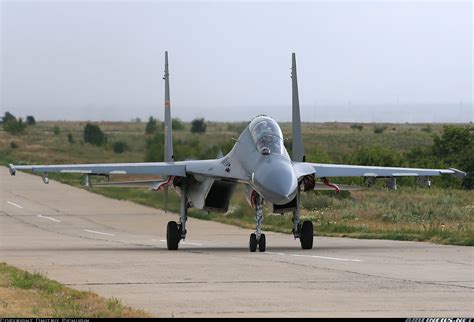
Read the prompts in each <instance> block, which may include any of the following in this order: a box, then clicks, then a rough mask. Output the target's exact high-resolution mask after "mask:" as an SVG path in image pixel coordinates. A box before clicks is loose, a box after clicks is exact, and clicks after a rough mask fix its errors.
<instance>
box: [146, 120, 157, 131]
mask: <svg viewBox="0 0 474 322" xmlns="http://www.w3.org/2000/svg"><path fill="white" fill-rule="evenodd" d="M156 130H158V125H157V122H156V119H155V118H153V116H150V118H149V119H148V123H147V124H146V128H145V133H146V134H153V133H155V132H156Z"/></svg>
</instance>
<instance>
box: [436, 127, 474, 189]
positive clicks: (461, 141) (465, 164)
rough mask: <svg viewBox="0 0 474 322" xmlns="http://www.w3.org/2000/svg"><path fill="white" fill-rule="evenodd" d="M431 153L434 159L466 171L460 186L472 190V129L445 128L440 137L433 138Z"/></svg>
mask: <svg viewBox="0 0 474 322" xmlns="http://www.w3.org/2000/svg"><path fill="white" fill-rule="evenodd" d="M432 151H433V154H434V157H435V158H437V159H441V160H443V161H444V162H445V163H446V164H447V165H449V166H451V167H458V168H459V169H460V170H462V171H466V172H467V177H465V178H464V179H463V182H462V185H463V187H464V188H466V189H474V127H472V126H468V127H456V126H445V127H444V128H443V133H442V134H441V136H438V135H435V136H434V144H433V148H432Z"/></svg>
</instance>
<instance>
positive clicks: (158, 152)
mask: <svg viewBox="0 0 474 322" xmlns="http://www.w3.org/2000/svg"><path fill="white" fill-rule="evenodd" d="M164 140H165V136H164V135H163V133H156V134H155V135H154V136H153V137H151V138H149V139H147V141H146V152H145V161H147V162H156V161H163V160H164V142H165V141H164Z"/></svg>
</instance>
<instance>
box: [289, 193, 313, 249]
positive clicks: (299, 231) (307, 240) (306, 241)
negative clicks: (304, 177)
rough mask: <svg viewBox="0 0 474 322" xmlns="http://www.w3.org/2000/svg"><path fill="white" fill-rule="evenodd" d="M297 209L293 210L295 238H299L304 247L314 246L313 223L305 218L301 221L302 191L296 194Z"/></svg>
mask: <svg viewBox="0 0 474 322" xmlns="http://www.w3.org/2000/svg"><path fill="white" fill-rule="evenodd" d="M296 198H297V200H296V210H295V211H293V236H294V237H295V239H297V238H299V240H300V243H301V248H302V249H311V248H313V237H314V232H313V223H312V222H311V221H309V220H305V221H304V222H303V223H301V220H300V191H299V190H298V192H297V194H296Z"/></svg>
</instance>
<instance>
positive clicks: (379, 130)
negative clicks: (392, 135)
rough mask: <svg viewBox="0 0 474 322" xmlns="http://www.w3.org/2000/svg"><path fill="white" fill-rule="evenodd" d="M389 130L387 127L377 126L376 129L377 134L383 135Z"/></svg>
mask: <svg viewBox="0 0 474 322" xmlns="http://www.w3.org/2000/svg"><path fill="white" fill-rule="evenodd" d="M386 129H387V127H386V126H376V127H374V133H375V134H382V133H383V132H384V131H385V130H386Z"/></svg>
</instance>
